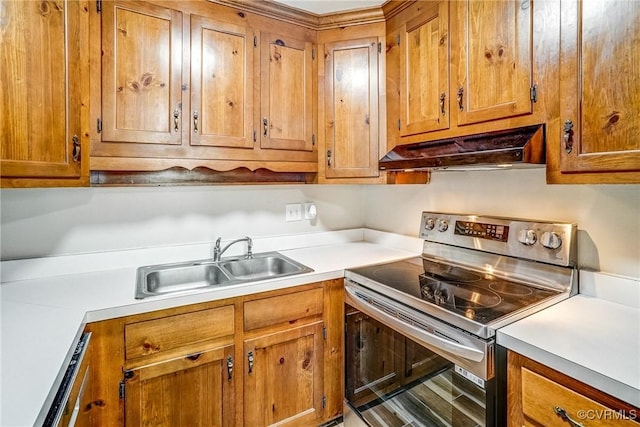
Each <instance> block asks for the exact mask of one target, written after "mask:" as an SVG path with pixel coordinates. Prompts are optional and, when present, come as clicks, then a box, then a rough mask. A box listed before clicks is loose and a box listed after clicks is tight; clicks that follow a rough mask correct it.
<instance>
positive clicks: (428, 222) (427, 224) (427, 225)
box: [424, 218, 436, 230]
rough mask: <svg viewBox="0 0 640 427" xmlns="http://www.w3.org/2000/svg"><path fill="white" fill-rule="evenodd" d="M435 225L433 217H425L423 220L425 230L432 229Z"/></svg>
mask: <svg viewBox="0 0 640 427" xmlns="http://www.w3.org/2000/svg"><path fill="white" fill-rule="evenodd" d="M435 226H436V221H435V220H434V219H433V218H427V219H426V220H425V222H424V229H425V230H433V229H434V228H435Z"/></svg>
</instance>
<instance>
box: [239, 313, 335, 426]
mask: <svg viewBox="0 0 640 427" xmlns="http://www.w3.org/2000/svg"><path fill="white" fill-rule="evenodd" d="M322 327H323V323H322V321H320V322H316V323H313V324H310V325H307V326H301V327H298V328H294V329H290V330H287V331H284V332H279V333H274V334H270V335H265V336H262V337H257V338H254V339H250V340H246V341H245V344H244V352H245V355H246V359H245V371H244V378H245V379H244V411H245V418H244V421H245V422H244V424H245V425H250V426H267V425H273V424H278V425H279V426H288V425H291V426H293V425H318V424H319V423H320V420H321V419H322V390H323V384H322V375H323V374H322V361H323V344H322V343H323V341H322Z"/></svg>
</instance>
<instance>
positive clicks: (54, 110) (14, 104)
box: [0, 0, 88, 186]
mask: <svg viewBox="0 0 640 427" xmlns="http://www.w3.org/2000/svg"><path fill="white" fill-rule="evenodd" d="M0 15H1V17H0V22H1V24H0V34H1V35H0V81H2V84H1V85H0V142H1V144H0V146H1V154H2V155H1V162H0V169H1V170H2V177H3V181H2V184H3V186H5V184H6V185H13V184H12V183H11V182H5V181H4V178H9V179H13V178H21V177H30V178H68V179H70V180H71V179H74V180H76V181H79V178H81V174H82V173H83V171H82V167H81V163H82V162H81V160H82V159H81V157H82V155H81V146H82V144H83V143H82V140H83V139H84V135H83V129H82V110H81V107H82V103H83V100H84V99H86V98H87V93H86V92H85V91H86V88H85V87H84V84H85V79H86V76H87V75H88V67H87V66H86V61H83V60H82V58H81V54H86V52H87V45H86V41H87V33H86V31H87V30H86V29H87V27H88V13H87V11H86V10H84V9H83V8H82V2H78V1H56V2H53V1H39V2H35V1H23V0H5V1H2V3H1V4H0ZM87 159H88V158H87ZM60 181H61V180H60ZM60 181H58V182H60ZM26 185H28V184H26Z"/></svg>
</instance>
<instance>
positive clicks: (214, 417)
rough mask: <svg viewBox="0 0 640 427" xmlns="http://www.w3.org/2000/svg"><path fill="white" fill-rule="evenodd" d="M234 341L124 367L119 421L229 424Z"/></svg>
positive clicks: (232, 421) (172, 424)
mask: <svg viewBox="0 0 640 427" xmlns="http://www.w3.org/2000/svg"><path fill="white" fill-rule="evenodd" d="M233 351H234V346H233V345H229V346H225V347H221V348H217V349H214V350H208V351H203V352H201V353H196V354H191V355H188V356H184V357H180V358H176V359H172V360H167V361H163V362H159V363H154V364H151V365H148V366H143V367H141V368H136V369H133V370H129V371H125V382H124V384H125V403H124V406H125V423H126V425H132V426H138V425H141V426H148V425H154V426H184V427H190V426H203V427H206V426H232V425H234V415H235V414H234V411H235V409H234V403H235V402H234V384H235V382H236V381H235V376H234V372H233V366H234V361H233V355H234V352H233Z"/></svg>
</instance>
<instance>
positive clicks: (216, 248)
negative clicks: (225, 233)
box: [213, 236, 253, 262]
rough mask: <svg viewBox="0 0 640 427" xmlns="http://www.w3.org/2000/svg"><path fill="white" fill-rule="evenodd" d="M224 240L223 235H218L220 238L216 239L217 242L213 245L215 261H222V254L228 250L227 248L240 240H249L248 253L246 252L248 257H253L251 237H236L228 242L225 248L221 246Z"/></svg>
mask: <svg viewBox="0 0 640 427" xmlns="http://www.w3.org/2000/svg"><path fill="white" fill-rule="evenodd" d="M221 241H222V238H221V237H218V239H217V240H216V244H215V246H214V247H213V261H214V262H217V261H220V258H221V257H222V254H223V253H225V252H226V251H227V249H229V248H230V247H231V245H233V244H235V243H238V242H247V253H246V254H245V257H246V258H253V252H252V250H253V241H252V240H251V237H248V236H247V237H243V238H241V239H236V240H233V241H232V242H230V243H229V244H227V245H226V246H225V247H224V248H220V243H221Z"/></svg>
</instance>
